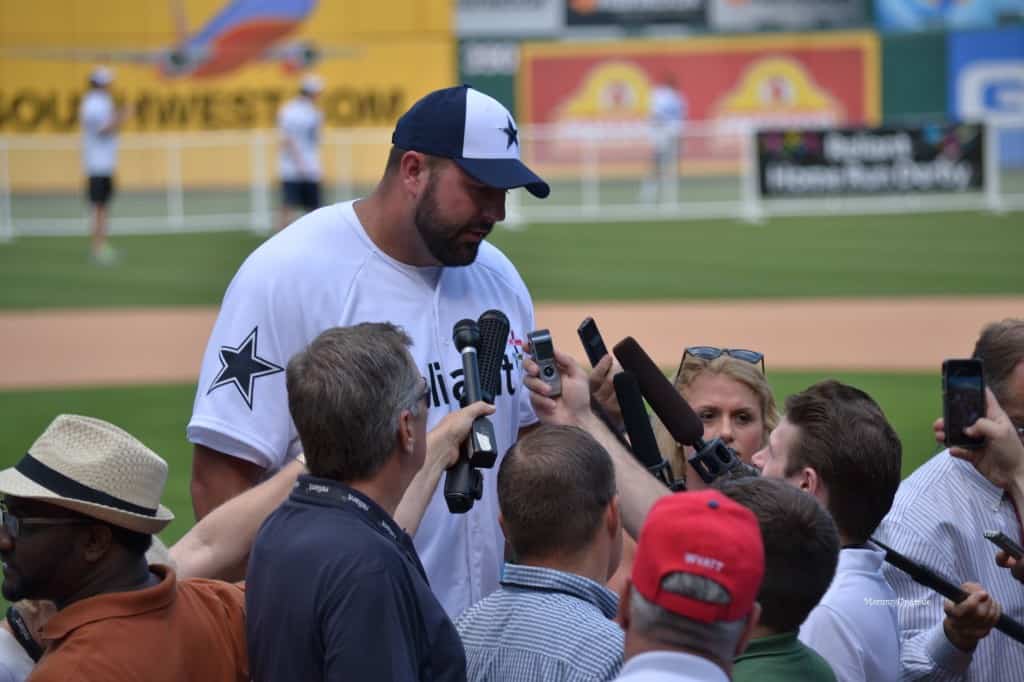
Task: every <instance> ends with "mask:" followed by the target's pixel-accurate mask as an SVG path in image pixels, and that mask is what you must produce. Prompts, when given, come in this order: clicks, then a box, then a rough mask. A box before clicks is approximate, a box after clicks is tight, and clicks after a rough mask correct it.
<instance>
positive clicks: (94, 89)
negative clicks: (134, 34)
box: [78, 66, 124, 265]
mask: <svg viewBox="0 0 1024 682" xmlns="http://www.w3.org/2000/svg"><path fill="white" fill-rule="evenodd" d="M113 80H114V75H113V73H111V71H110V69H107V68H104V67H102V66H101V67H98V68H96V69H94V70H93V72H92V73H91V74H89V91H88V92H87V93H86V94H85V96H84V97H82V104H81V107H80V108H79V110H78V119H79V121H80V122H81V126H82V167H83V170H84V171H85V175H86V177H87V178H88V180H87V188H86V197H87V199H88V201H89V205H90V207H91V230H92V244H91V247H92V251H91V255H92V260H93V262H94V263H97V264H98V265H111V264H113V263H114V262H115V261H116V260H117V254H116V252H115V251H114V250H113V248H111V246H110V244H108V243H107V219H108V214H107V207H108V205H109V204H110V199H111V197H112V196H113V195H114V169H115V167H116V166H117V132H118V129H119V128H120V127H121V122H122V120H123V118H124V117H123V112H120V111H118V110H117V107H115V106H114V98H113V97H111V96H110V92H109V87H110V84H111V83H112V82H113Z"/></svg>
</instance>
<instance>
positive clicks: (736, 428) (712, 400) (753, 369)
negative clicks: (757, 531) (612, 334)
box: [609, 346, 779, 590]
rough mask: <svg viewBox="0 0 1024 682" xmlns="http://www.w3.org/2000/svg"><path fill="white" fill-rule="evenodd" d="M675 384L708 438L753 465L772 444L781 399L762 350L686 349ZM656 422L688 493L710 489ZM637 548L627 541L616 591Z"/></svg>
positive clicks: (661, 446) (686, 451) (688, 451)
mask: <svg viewBox="0 0 1024 682" xmlns="http://www.w3.org/2000/svg"><path fill="white" fill-rule="evenodd" d="M672 385H673V386H675V387H676V390H677V391H679V394H680V395H682V396H683V398H684V399H685V400H686V402H687V403H689V405H690V407H692V408H693V411H694V412H696V413H697V416H698V417H700V420H701V422H702V423H703V424H704V440H706V441H710V440H711V439H712V438H721V439H722V440H723V441H724V442H725V444H726V445H728V446H729V447H731V448H732V449H733V450H735V451H736V454H737V455H738V456H739V457H740V459H742V460H743V461H744V462H746V463H747V464H750V458H751V457H753V455H754V453H755V452H757V451H758V450H760V449H761V448H763V447H764V446H765V445H767V443H768V435H769V434H770V433H771V432H772V429H774V428H775V426H776V425H777V424H778V423H779V410H778V408H777V407H776V405H775V396H774V395H772V390H771V387H770V386H769V385H768V380H767V379H766V378H765V372H764V355H763V354H761V353H759V352H757V351H752V350H745V349H739V348H716V347H714V346H690V347H689V348H686V349H685V350H684V351H683V358H682V360H681V361H680V363H679V369H678V370H676V375H675V377H674V378H673V380H672ZM651 422H652V424H653V426H654V435H655V437H656V438H657V441H658V450H659V451H660V452H661V455H662V456H663V457H664V458H665V459H666V460H667V461H668V462H669V464H671V465H672V473H673V475H674V476H675V477H676V478H677V479H680V478H682V479H684V480H685V481H686V487H687V490H700V489H702V488H706V487H707V486H706V485H705V484H704V481H702V480H701V478H700V476H698V475H697V472H696V471H694V469H693V468H692V467H691V466H690V465H689V464H688V463H687V456H688V455H692V454H693V452H692V448H690V447H688V446H682V445H680V444H678V443H676V441H675V439H674V438H672V435H671V434H670V433H669V432H668V430H667V429H666V428H665V427H664V426H663V425H662V424H661V422H660V421H658V419H657V418H656V417H655V418H652V419H651ZM635 549H636V544H635V543H634V542H632V541H630V540H629V539H628V538H627V539H626V542H624V543H623V553H622V563H621V564H620V565H619V570H618V572H616V574H615V575H614V576H612V579H611V580H610V581H609V588H610V589H612V590H617V589H618V588H619V587H620V586H621V584H622V583H623V582H624V581H625V579H626V578H627V577H628V576H629V573H630V570H631V568H632V565H633V552H634V551H635Z"/></svg>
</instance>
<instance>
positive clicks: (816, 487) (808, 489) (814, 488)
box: [796, 467, 828, 509]
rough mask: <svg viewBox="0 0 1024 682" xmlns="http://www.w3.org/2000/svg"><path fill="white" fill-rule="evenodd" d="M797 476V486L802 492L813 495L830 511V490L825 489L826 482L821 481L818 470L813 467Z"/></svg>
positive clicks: (803, 470) (804, 469) (801, 471)
mask: <svg viewBox="0 0 1024 682" xmlns="http://www.w3.org/2000/svg"><path fill="white" fill-rule="evenodd" d="M796 476H797V477H798V479H797V485H798V486H799V488H800V490H803V491H804V492H805V493H810V494H811V495H813V496H814V498H815V499H816V500H818V502H820V503H821V506H823V507H825V508H826V509H828V490H827V489H826V488H825V482H824V481H822V480H821V476H820V475H819V474H818V472H817V470H815V469H812V468H811V467H804V468H803V469H801V470H800V472H799V473H797V474H796Z"/></svg>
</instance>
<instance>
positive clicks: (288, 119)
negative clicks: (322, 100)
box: [277, 76, 324, 230]
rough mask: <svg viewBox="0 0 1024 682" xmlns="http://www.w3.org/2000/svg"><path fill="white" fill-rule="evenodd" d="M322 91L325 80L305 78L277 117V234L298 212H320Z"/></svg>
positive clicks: (312, 77) (313, 77)
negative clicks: (318, 210) (279, 186)
mask: <svg viewBox="0 0 1024 682" xmlns="http://www.w3.org/2000/svg"><path fill="white" fill-rule="evenodd" d="M323 89H324V83H323V80H321V79H320V78H319V77H317V76H306V77H305V78H303V79H302V85H301V87H300V88H299V94H298V95H297V96H296V97H294V98H292V99H290V100H288V102H286V103H285V105H284V106H283V107H281V110H280V111H279V112H278V114H277V129H278V130H279V131H280V133H281V147H280V152H279V155H278V173H279V175H280V176H281V211H280V216H279V222H278V225H277V229H278V230H281V229H284V227H285V226H286V225H288V223H290V222H291V221H292V220H293V219H294V218H295V215H294V214H295V211H296V209H300V210H302V211H304V212H307V213H308V212H309V211H315V210H316V209H318V208H320V178H321V175H322V171H321V169H320V128H321V126H322V125H323V120H324V115H323V113H322V112H321V111H320V109H318V108H317V106H316V100H317V97H319V96H320V93H321V92H322V91H323Z"/></svg>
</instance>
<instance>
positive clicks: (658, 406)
mask: <svg viewBox="0 0 1024 682" xmlns="http://www.w3.org/2000/svg"><path fill="white" fill-rule="evenodd" d="M612 352H613V353H615V357H616V358H618V360H619V364H620V365H622V367H623V369H627V370H629V371H630V372H632V373H633V376H635V377H636V381H637V384H639V386H640V392H641V393H642V394H643V396H644V397H645V398H647V402H648V403H649V404H650V406H651V409H652V410H654V413H655V414H656V415H658V419H659V420H661V423H662V424H664V425H665V428H666V429H668V432H669V433H671V434H672V437H673V438H675V439H676V442H677V443H682V444H683V445H698V444H700V445H703V440H702V438H703V436H704V424H702V423H701V421H700V418H699V417H698V416H697V415H696V413H695V412H694V411H693V409H692V408H691V407H690V405H689V404H688V403H687V402H686V401H685V400H683V397H682V396H681V395H679V392H678V391H677V390H676V389H675V387H674V386H673V385H672V382H671V381H669V380H668V379H666V378H665V375H664V374H662V373H661V370H660V369H658V366H657V365H655V364H654V361H653V360H651V358H650V356H649V355H647V353H646V352H644V349H643V348H641V347H640V344H638V343H637V342H636V340H635V339H633V337H632V336H627V337H626V338H624V339H623V340H622V341H619V342H618V343H617V344H615V348H613V349H612Z"/></svg>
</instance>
